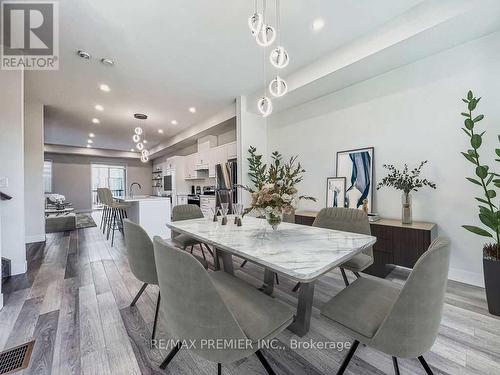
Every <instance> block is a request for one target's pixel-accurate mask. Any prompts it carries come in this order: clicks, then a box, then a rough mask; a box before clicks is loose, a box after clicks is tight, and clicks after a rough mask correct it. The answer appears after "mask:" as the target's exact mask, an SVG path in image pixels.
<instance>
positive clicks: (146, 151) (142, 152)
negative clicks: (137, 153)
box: [141, 149, 149, 156]
mask: <svg viewBox="0 0 500 375" xmlns="http://www.w3.org/2000/svg"><path fill="white" fill-rule="evenodd" d="M141 155H142V156H149V151H148V150H146V149H144V150H142V151H141Z"/></svg>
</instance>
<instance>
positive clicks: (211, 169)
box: [167, 142, 237, 180]
mask: <svg viewBox="0 0 500 375" xmlns="http://www.w3.org/2000/svg"><path fill="white" fill-rule="evenodd" d="M236 155H237V151H236V142H231V143H226V144H224V145H221V146H217V147H210V143H209V142H206V143H201V144H199V145H198V152H197V153H194V154H191V155H188V156H176V157H177V158H182V159H183V160H184V179H186V180H196V179H202V178H206V177H215V166H216V165H217V164H223V163H225V162H227V161H228V160H229V159H235V158H236V157H237V156H236ZM169 160H170V158H169V159H167V162H168V161H169ZM174 164H175V163H174Z"/></svg>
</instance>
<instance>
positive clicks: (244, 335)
mask: <svg viewBox="0 0 500 375" xmlns="http://www.w3.org/2000/svg"><path fill="white" fill-rule="evenodd" d="M153 242H154V251H155V259H156V268H157V272H158V280H159V283H160V290H161V293H162V295H163V296H164V299H165V300H166V301H167V303H162V305H161V307H160V312H161V313H162V314H164V315H165V317H166V318H167V319H168V326H169V329H170V332H171V333H172V335H173V338H174V339H175V340H179V341H178V343H177V345H175V346H174V347H173V348H172V349H171V351H170V353H169V354H168V355H167V357H166V358H165V360H164V361H163V363H162V364H161V366H160V368H162V369H165V368H166V367H167V366H168V364H169V363H170V361H172V359H173V358H174V357H175V355H176V354H177V352H178V351H179V350H180V349H181V347H182V345H181V342H189V343H194V347H191V345H190V347H189V348H188V349H189V350H190V351H192V352H194V353H196V354H197V355H199V356H200V357H202V358H204V359H206V360H208V361H211V362H214V363H217V369H218V373H219V374H220V373H221V369H222V364H228V363H233V362H235V361H238V360H240V359H243V358H246V357H248V356H250V355H252V354H253V353H255V354H256V355H257V358H258V359H259V360H260V362H261V363H262V365H263V366H264V368H265V369H266V371H267V372H268V373H269V374H274V372H273V370H272V368H271V367H270V365H269V363H268V362H267V361H266V359H265V358H264V356H263V354H262V353H261V351H260V350H259V347H258V343H259V342H261V341H262V340H271V339H273V338H275V337H276V336H277V335H278V334H279V333H281V332H282V331H283V330H284V329H286V327H287V326H288V325H289V324H290V323H291V322H292V321H293V310H292V309H291V307H290V306H288V305H286V304H285V303H283V302H280V301H278V300H276V299H274V298H271V297H270V296H268V295H266V294H264V293H261V292H259V291H258V290H257V289H255V288H254V287H252V286H251V285H249V284H247V283H245V282H244V281H242V280H240V279H238V278H236V277H234V276H232V275H230V274H228V273H226V272H223V271H218V272H210V273H209V272H208V271H207V270H206V269H204V268H203V267H202V265H201V264H200V263H199V262H197V261H196V259H194V258H193V257H192V256H191V255H190V254H188V253H186V252H185V251H181V250H180V249H178V248H176V247H174V246H172V245H171V244H169V243H167V242H165V241H163V240H162V239H161V238H160V237H155V238H154V239H153ZM220 340H229V341H223V342H227V343H230V344H231V345H224V347H223V348H221V347H218V345H210V344H217V343H219V342H221V341H220ZM243 342H244V343H245V344H244V345H241V346H238V343H243ZM204 343H206V344H204ZM233 344H234V345H233Z"/></svg>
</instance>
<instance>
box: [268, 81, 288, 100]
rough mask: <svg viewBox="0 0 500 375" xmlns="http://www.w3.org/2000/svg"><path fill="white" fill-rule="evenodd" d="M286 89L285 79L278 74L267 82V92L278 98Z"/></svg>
mask: <svg viewBox="0 0 500 375" xmlns="http://www.w3.org/2000/svg"><path fill="white" fill-rule="evenodd" d="M287 91H288V85H287V83H286V81H285V80H284V79H282V78H281V77H279V76H276V78H275V79H273V80H272V81H271V82H270V83H269V92H270V93H271V95H272V96H275V97H277V98H279V97H280V96H283V95H285V94H286V93H287Z"/></svg>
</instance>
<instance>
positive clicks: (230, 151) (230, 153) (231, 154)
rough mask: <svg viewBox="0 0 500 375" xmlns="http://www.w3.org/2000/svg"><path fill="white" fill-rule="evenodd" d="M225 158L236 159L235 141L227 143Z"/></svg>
mask: <svg viewBox="0 0 500 375" xmlns="http://www.w3.org/2000/svg"><path fill="white" fill-rule="evenodd" d="M225 146H226V150H227V159H236V158H237V156H238V148H237V147H236V142H231V143H227V144H226V145H225Z"/></svg>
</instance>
